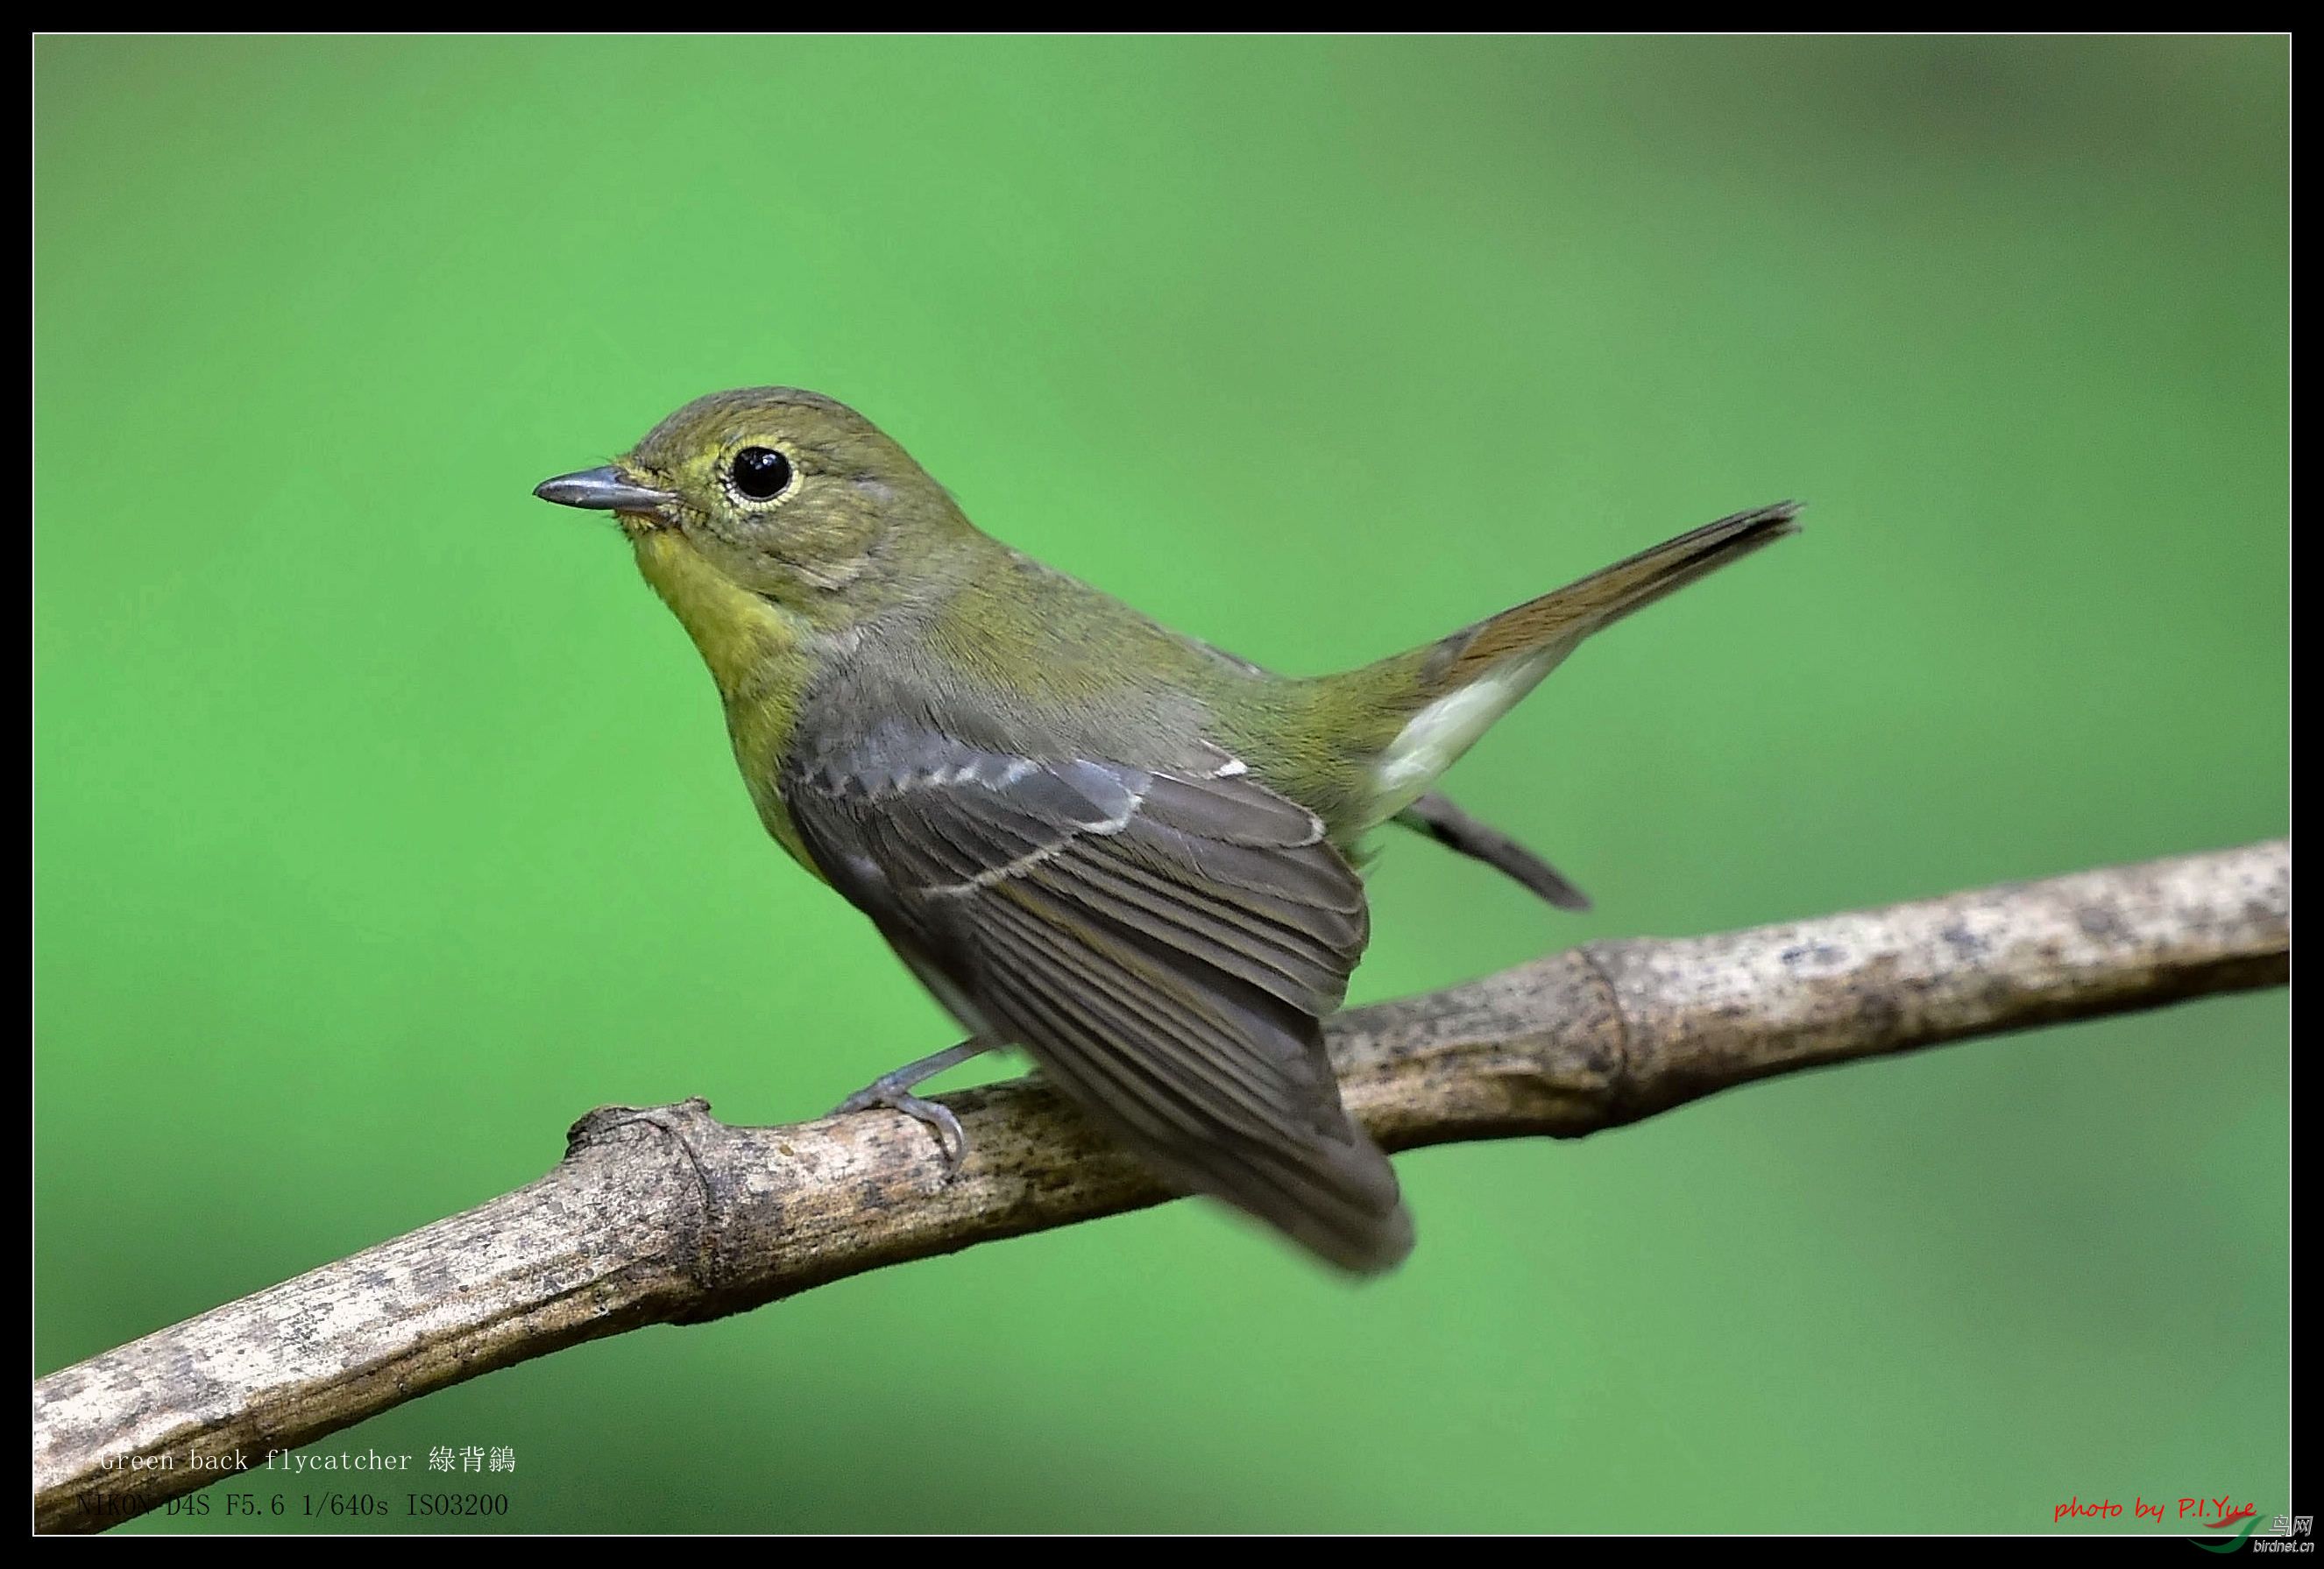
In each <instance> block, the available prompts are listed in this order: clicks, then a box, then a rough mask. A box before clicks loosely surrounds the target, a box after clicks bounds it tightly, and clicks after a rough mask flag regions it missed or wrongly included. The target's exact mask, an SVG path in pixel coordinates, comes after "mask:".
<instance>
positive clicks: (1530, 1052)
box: [32, 840, 2292, 1530]
mask: <svg viewBox="0 0 2324 1569" xmlns="http://www.w3.org/2000/svg"><path fill="white" fill-rule="evenodd" d="M2291 878H2292V871H2291V849H2290V846H2289V845H2288V844H2287V843H2285V842H2284V841H2282V840H2275V841H2271V842H2267V843H2262V844H2255V845H2250V846H2247V847H2245V848H2243V849H2231V850H2222V851H2218V852H2216V853H2213V854H2208V855H2196V856H2187V857H2182V858H2177V859H2172V860H2163V861H2153V862H2149V863H2146V864H2144V865H2142V866H2133V867H2116V868H2112V869H2108V870H2102V871H2094V872H2085V873H2080V874H2077V875H2075V876H2063V877H2056V878H2052V879H2050V880H2048V881H2045V882H2037V883H2026V884H2020V885H2010V886H2004V887H1997V888H1986V889H1979V890H1977V891H1974V892H1970V893H1964V894H1956V895H1951V896H1950V897H1946V898H1941V899H1932V900H1926V901H1923V902H1919V903H1915V904H1898V905H1894V906H1891V907H1890V908H1888V909H1885V910H1875V911H1868V912H1863V913H1852V914H1842V915H1833V916H1828V917H1825V918H1822V919H1820V920H1814V921H1803V922H1795V923H1793V924H1790V925H1783V926H1767V927H1761V928H1758V929H1757V930H1755V931H1739V932H1733V933H1729V934H1725V935H1720V936H1715V937H1701V938H1689V939H1683V940H1656V939H1637V940H1628V941H1618V942H1593V943H1588V944H1585V945H1583V946H1582V947H1580V948H1576V949H1572V950H1568V951H1566V952H1563V953H1559V954H1554V955H1551V956H1550V957H1548V958H1546V959H1537V960H1535V961H1534V962H1533V963H1530V964H1526V965H1522V966H1520V967H1518V968H1516V969H1512V970H1508V971H1505V972H1504V973H1502V974H1499V975H1496V976H1491V977H1487V978H1485V979H1482V980H1478V981H1472V982H1470V983H1469V984H1467V985H1465V986H1454V987H1452V988H1450V989H1449V990H1445V991H1442V992H1436V993H1433V994H1431V995H1429V996H1421V997H1413V998H1407V999H1405V1000H1403V1001H1399V1002H1393V1003H1385V1004H1381V1005H1378V1006H1374V1007H1368V1008H1359V1009H1356V1010H1353V1011H1351V1012H1350V1013H1348V1014H1343V1015H1342V1016H1340V1017H1339V1018H1338V1019H1336V1020H1334V1021H1333V1024H1332V1028H1331V1040H1332V1051H1333V1059H1334V1060H1335V1062H1336V1063H1337V1065H1338V1068H1339V1070H1340V1073H1341V1076H1342V1082H1343V1085H1344V1087H1345V1094H1346V1099H1347V1103H1348V1106H1349V1108H1350V1110H1351V1111H1352V1112H1353V1113H1354V1114H1355V1115H1356V1116H1357V1117H1359V1118H1360V1120H1361V1121H1362V1122H1363V1123H1364V1124H1365V1125H1366V1126H1368V1127H1369V1129H1370V1130H1371V1131H1372V1133H1374V1134H1375V1135H1376V1136H1377V1137H1379V1140H1380V1141H1381V1142H1383V1143H1384V1144H1386V1145H1387V1146H1388V1147H1389V1148H1391V1149H1409V1148H1412V1147H1414V1146H1416V1145H1421V1144H1434V1143H1443V1142H1452V1141H1456V1140H1463V1139H1486V1138H1507V1137H1512V1136H1517V1135H1523V1134H1533V1133H1548V1134H1552V1135H1555V1136H1560V1137H1571V1136H1575V1135H1579V1134H1582V1133H1593V1132H1596V1131H1598V1130H1600V1129H1604V1128H1610V1127H1618V1126H1620V1125H1622V1124H1626V1123H1630V1122H1635V1121H1637V1119H1639V1118H1641V1117H1646V1116H1651V1115H1654V1114H1655V1113H1656V1112H1661V1111H1665V1110H1668V1109H1669V1108H1671V1107H1673V1106H1680V1105H1683V1104H1684V1103H1685V1102H1687V1101H1690V1100H1693V1099H1696V1098H1698V1097H1700V1096H1705V1095H1709V1094H1711V1093H1712V1092H1714V1091H1717V1090H1720V1089H1724V1088H1727V1087H1731V1086H1734V1085H1738V1084H1743V1083H1747V1082H1748V1081H1750V1080H1752V1079H1757V1078H1767V1077H1769V1076H1771V1075H1774V1074H1778V1073H1788V1072H1791V1071H1794V1070H1795V1069H1803V1068H1811V1067H1815V1066H1817V1065H1819V1064H1823V1063H1832V1062H1840V1061H1845V1060H1850V1059H1855V1058H1864V1057H1875V1056H1880V1055H1883V1054H1886V1053H1889V1052H1895V1051H1908V1050H1911V1049H1913V1048H1914V1047H1920V1046H1927V1045H1932V1044H1935V1043H1938V1042H1941V1041H1954V1040H1960V1039H1962V1038H1964V1037H1967V1036H1972V1035H1987V1034H1996V1033H1999V1032H2005V1031H2010V1030H2021V1029H2025V1028H2027V1027H2029V1026H2033V1025H2037V1024H2044V1023H2053V1022H2055V1021H2058V1020H2063V1019H2080V1018H2089V1017H2093V1016H2095V1015H2098V1014H2108V1013H2115V1012H2119V1011H2123V1010H2126V1009H2133V1008H2147V1007H2155V1006H2159V1005H2163V1004H2166V1003H2172V1002H2177V1001H2180V1000H2181V999H2184V998H2189V997H2196V996H2206V995H2209V994H2211V993H2217V992H2227V991H2236V990H2244V989H2248V988H2253V987H2258V986H2275V985H2280V984H2282V982H2283V981H2284V980H2285V978H2286V977H2287V975H2288V973H2289V968H2290V904H2291ZM945 1100H946V1104H948V1105H950V1106H952V1107H953V1109H954V1111H955V1112H957V1113H958V1114H959V1115H960V1118H961V1122H962V1124H963V1125H964V1127H965V1128H966V1130H967V1133H968V1136H969V1146H970V1151H971V1153H970V1155H969V1159H968V1162H967V1165H966V1166H965V1168H964V1170H962V1172H961V1173H960V1175H959V1176H958V1178H957V1179H954V1180H953V1181H951V1182H949V1183H947V1182H945V1180H944V1179H943V1168H942V1164H941V1161H940V1160H939V1158H938V1156H937V1153H936V1146H935V1143H934V1142H933V1141H932V1140H930V1139H929V1138H928V1137H927V1134H926V1133H925V1132H924V1131H923V1130H922V1129H921V1128H920V1127H919V1126H918V1124H915V1123H912V1122H910V1121H908V1120H907V1119H905V1118H903V1117H901V1116H899V1115H893V1114H864V1115H856V1116H849V1117H837V1118H832V1117H826V1118H825V1119H823V1120H821V1121H817V1122H810V1123H800V1124H794V1125H791V1126H788V1127H779V1128H732V1127H727V1126H725V1125H724V1124H721V1123H719V1122H717V1121H716V1120H715V1119H714V1118H713V1117H712V1116H711V1115H710V1107H709V1106H708V1104H707V1103H706V1102H705V1101H701V1100H688V1101H684V1102H681V1103H679V1104H678V1105H676V1106H653V1107H648V1108H636V1107H630V1106H607V1107H603V1108H600V1109H599V1110H597V1111H594V1112H591V1113H590V1114H589V1115H587V1116H585V1117H583V1118H582V1119H581V1120H580V1121H579V1122H578V1123H576V1124H574V1126H573V1128H572V1131H571V1133H570V1134H569V1136H568V1147H567V1151H566V1154H565V1158H564V1159H563V1160H562V1161H560V1162H559V1163H558V1166H557V1167H556V1169H555V1170H552V1171H550V1172H549V1174H548V1175H547V1176H546V1177H543V1178H542V1179H540V1180H539V1181H537V1182H534V1183H532V1184H531V1185H530V1186H529V1187H525V1188H519V1189H518V1190H517V1191H515V1192H513V1193H511V1194H507V1195H505V1196H503V1197H499V1198H495V1199H493V1200H492V1201H491V1202H490V1203H488V1204H484V1205H483V1206H481V1207H477V1208H475V1209H472V1210H469V1211H468V1212H467V1213H466V1214H465V1215H457V1216H453V1217H451V1218H450V1219H448V1220H443V1221H438V1222H437V1223H436V1224H435V1225H428V1226H423V1227H421V1228H420V1230H418V1231H415V1232H412V1233H410V1234H408V1235H405V1236H401V1237H398V1238H396V1239H395V1240H394V1241H392V1242H386V1243H381V1244H379V1245H378V1246H376V1247H374V1248H370V1249H367V1250H365V1251H364V1252H360V1253H357V1254H356V1255H355V1256H354V1257H353V1258H349V1259H345V1260H342V1261H340V1262H337V1263H335V1264H327V1265H325V1266H324V1267H323V1268H321V1269H319V1270H316V1271H311V1272H310V1273H308V1274H305V1275H301V1276H300V1277H299V1278H297V1279H296V1280H288V1281H285V1282H284V1283H282V1284H281V1285H279V1286H275V1287H273V1288H272V1289H267V1290H264V1291H261V1292H259V1293H257V1294H256V1295H254V1296H251V1297H245V1298H243V1299H242V1300H240V1301H238V1302H231V1303H228V1304H227V1305H226V1306H225V1307H223V1308H217V1309H215V1310H213V1311H211V1312H208V1313H205V1314H203V1315H201V1316H200V1317H196V1318H191V1319H189V1320H187V1321H186V1322H185V1323H183V1324H180V1325H177V1326H174V1327H172V1328H169V1329H164V1330H161V1331H160V1332H159V1333H157V1334H153V1335H147V1336H145V1337H144V1338H143V1339H142V1340H139V1341H135V1342H134V1343H132V1344H128V1345H124V1346H122V1347H120V1348H119V1349H118V1350H115V1351H110V1352H107V1353H105V1354H104V1355H102V1356H97V1357H94V1358H92V1359H90V1360H89V1361H88V1362H85V1363H80V1364H79V1365H78V1366H75V1367H69V1368H66V1369H64V1370H62V1371H61V1372H55V1373H51V1374H50V1375H49V1376H48V1377H47V1378H44V1379H42V1380H40V1381H38V1382H36V1383H35V1384H34V1385H33V1386H32V1475H33V1498H34V1518H35V1523H36V1525H37V1527H38V1528H40V1529H42V1530H91V1529H101V1528H104V1527H106V1526H108V1525H112V1524H114V1523H115V1522H117V1521H119V1520H122V1519H127V1518H129V1517H130V1516H132V1515H134V1514H137V1513H141V1512H143V1510H146V1509H153V1508H155V1507H157V1506H159V1505H160V1504H161V1503H162V1502H163V1501H164V1500H168V1499H171V1498H173V1497H176V1496H178V1495H180V1494H181V1493H186V1492H189V1491H193V1490H194V1489H196V1488H198V1487H201V1486H204V1485H205V1484H207V1483H208V1482H214V1481H217V1480H219V1478H220V1477H221V1475H224V1474H231V1472H230V1471H223V1472H222V1471H221V1470H219V1469H217V1467H218V1466H220V1465H221V1464H224V1465H226V1466H231V1464H232V1463H233V1457H235V1456H236V1455H240V1456H241V1457H243V1458H244V1461H245V1462H246V1463H249V1464H253V1465H256V1464H259V1463H263V1459H264V1457H265V1454H266V1453H267V1452H268V1451H269V1450H270V1449H288V1448H292V1447H295V1446H297V1445H302V1444H307V1443H310V1442H312V1441H313V1440H315V1439H318V1438H320V1437H322V1436H325V1435H326V1434H329V1433H332V1432H336V1431H337V1430H338V1429H340V1428H342V1427H347V1426H349V1425H351V1424H353V1423H355V1422H359V1421H362V1420H363V1419H364V1418H366V1417H370V1416H374V1415H376V1414H377V1413H379V1412H381V1411H383V1410H386V1409H387V1408H390V1407H392V1406H395V1405H399V1404H401V1402H403V1401H405V1400H409V1399H414V1398H416V1397H418V1396H420V1395H423V1394H426V1393H428V1392H429V1390H437V1389H440V1388H442V1387H444V1386H445V1385H447V1384H451V1383H457V1382H458V1381H461V1380H463V1379H469V1378H474V1377H475V1376H476V1375H477V1374H479V1373H483V1372H490V1371H492V1370H493V1369H494V1368H499V1367H505V1366H507V1365H509V1364H510V1363H515V1362H521V1361H523V1360H524V1359H526V1358H528V1357H535V1356H539V1355H542V1354H544V1353H549V1352H552V1351H556V1350H558V1349H560V1348H562V1347H564V1346H567V1345H572V1344H576V1343H578V1342H580V1341H584V1340H591V1339H595V1338H596V1337H598V1336H600V1335H618V1334H620V1333H622V1331H624V1330H629V1329H635V1328H637V1327H639V1326H642V1325H647V1324H658V1323H696V1322H699V1321H701V1320H704V1319H708V1318H715V1317H720V1316H722V1315H724V1314H728V1313H737V1312H741V1311H742V1310H743V1309H745V1308H754V1307H757V1306H759V1305H760V1304H761V1303H765V1302H770V1301H773V1300H775V1299H777V1298H782V1297H788V1296H790V1295H792V1294H794V1293H796V1292H799V1291H804V1290H806V1289H808V1288H810V1287H813V1286H818V1285H821V1284H823V1283H824V1282H825V1281H826V1280H837V1279H840V1278H841V1277H843V1276H847V1275H854V1274H860V1273H862V1272H863V1271H867V1270H874V1269H878V1268H881V1266H883V1265H887V1264H895V1263H901V1262H905V1261H906V1260H908V1259H918V1258H925V1257H927V1256H929V1255H931V1254H935V1253H942V1252H952V1251H954V1249H957V1248H964V1247H968V1246H970V1245H972V1244H973V1243H981V1242H990V1241H992V1240H994V1239H996V1238H1000V1237H1007V1236H1016V1235H1019V1234H1023V1233H1026V1232H1031V1231H1038V1230H1041V1229H1043V1228H1045V1227H1048V1226H1057V1225H1071V1224H1073V1223H1074V1222H1077V1221H1084V1220H1089V1219H1093V1218H1094V1217H1096V1216H1104V1215H1111V1214H1115V1213H1118V1212H1120V1211H1122V1210H1127V1209H1134V1208H1138V1207H1142V1206H1145V1205H1149V1204H1155V1203H1158V1202H1160V1201H1162V1200H1163V1199H1164V1198H1166V1197H1168V1195H1167V1193H1166V1192H1165V1191H1164V1190H1163V1189H1162V1188H1160V1187H1158V1186H1157V1185H1156V1184H1155V1183H1154V1182H1153V1181H1152V1180H1151V1179H1148V1177H1146V1176H1145V1175H1144V1174H1143V1173H1142V1172H1141V1171H1140V1170H1139V1169H1138V1168H1137V1167H1136V1166H1134V1165H1132V1164H1131V1163H1130V1161H1128V1160H1127V1159H1125V1158H1124V1157H1122V1156H1121V1155H1120V1153H1118V1152H1115V1151H1114V1150H1112V1149H1111V1148H1110V1147H1109V1146H1108V1145H1107V1144H1106V1143H1105V1142H1103V1141H1102V1139H1100V1138H1099V1137H1098V1136H1097V1135H1095V1134H1094V1133H1093V1132H1092V1131H1091V1130H1090V1129H1089V1128H1088V1127H1087V1126H1086V1125H1085V1124H1084V1123H1083V1122H1082V1121H1081V1119H1080V1118H1079V1117H1078V1116H1077V1115H1075V1114H1074V1112H1073V1110H1072V1109H1071V1108H1070V1107H1069V1106H1065V1104H1064V1103H1063V1102H1061V1101H1060V1100H1059V1099H1057V1098H1056V1096H1054V1095H1052V1094H1051V1093H1050V1092H1048V1091H1047V1090H1046V1089H1043V1088H1042V1087H1039V1086H1038V1085H1037V1084H1033V1083H1029V1082H1027V1081H1024V1080H1019V1081H1016V1082H1012V1083H1009V1084H1004V1085H1000V1086H996V1087H990V1088H985V1089H979V1090H972V1091H969V1092H967V1093H964V1094H960V1095H954V1096H947V1097H945ZM1422 1218H1423V1222H1424V1224H1425V1219H1426V1217H1425V1216H1423V1217H1422ZM1420 1257H1421V1261H1422V1262H1421V1264H1420V1265H1419V1267H1421V1268H1425V1267H1426V1262H1425V1261H1426V1258H1427V1254H1426V1252H1425V1250H1424V1251H1423V1252H1422V1253H1421V1255H1420Z"/></svg>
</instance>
